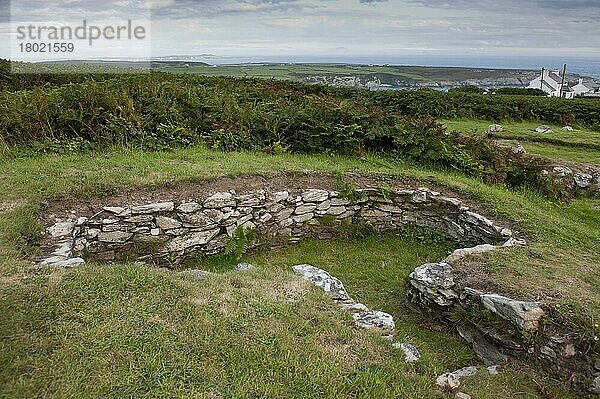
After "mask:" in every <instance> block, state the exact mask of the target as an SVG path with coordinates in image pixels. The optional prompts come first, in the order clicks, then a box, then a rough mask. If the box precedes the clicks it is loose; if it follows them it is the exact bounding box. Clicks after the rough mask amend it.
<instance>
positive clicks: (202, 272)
mask: <svg viewBox="0 0 600 399" xmlns="http://www.w3.org/2000/svg"><path fill="white" fill-rule="evenodd" d="M185 273H187V274H190V275H192V276H193V277H196V278H200V279H201V278H205V277H208V276H209V275H210V272H207V271H205V270H188V271H187V272H185Z"/></svg>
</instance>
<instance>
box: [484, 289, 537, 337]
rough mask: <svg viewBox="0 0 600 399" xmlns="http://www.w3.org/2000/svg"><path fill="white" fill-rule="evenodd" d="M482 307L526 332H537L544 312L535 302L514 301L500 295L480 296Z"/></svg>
mask: <svg viewBox="0 0 600 399" xmlns="http://www.w3.org/2000/svg"><path fill="white" fill-rule="evenodd" d="M481 302H482V303H483V306H485V307H486V308H488V309H489V310H491V311H492V312H493V313H495V314H497V315H498V316H500V317H502V318H503V319H505V320H508V321H510V322H511V323H513V324H514V325H516V326H517V327H520V328H522V329H524V330H526V331H534V330H537V328H538V325H539V321H540V319H541V318H542V317H543V316H544V314H545V313H544V311H543V310H542V308H540V306H539V304H538V303H537V302H524V301H516V300H514V299H510V298H506V297H503V296H500V295H495V294H490V295H482V296H481Z"/></svg>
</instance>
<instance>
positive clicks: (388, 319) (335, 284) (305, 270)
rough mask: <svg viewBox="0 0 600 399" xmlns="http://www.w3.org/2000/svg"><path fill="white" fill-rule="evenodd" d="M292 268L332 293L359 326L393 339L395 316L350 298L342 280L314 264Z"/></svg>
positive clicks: (332, 296)
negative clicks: (370, 308)
mask: <svg viewBox="0 0 600 399" xmlns="http://www.w3.org/2000/svg"><path fill="white" fill-rule="evenodd" d="M292 270H294V272H295V273H296V274H297V275H299V276H300V277H302V278H303V279H305V280H307V281H309V282H311V283H312V284H314V285H316V286H317V287H319V288H321V289H322V290H323V291H325V292H327V293H328V294H329V295H331V298H332V299H333V300H334V301H335V302H337V303H338V304H339V305H340V306H342V307H343V308H344V309H345V310H347V311H348V312H350V313H352V318H353V319H354V321H355V323H356V324H357V325H358V326H359V327H362V328H366V329H372V330H375V331H378V332H379V333H380V334H381V335H382V336H383V337H384V338H386V339H389V340H391V339H393V337H394V334H395V332H396V324H395V323H394V318H393V317H392V316H391V315H389V314H387V313H384V312H380V311H375V310H369V309H368V308H367V307H366V306H365V305H363V304H362V303H358V302H356V301H355V300H353V299H352V298H350V296H349V295H348V293H347V292H346V289H345V288H344V284H342V282H341V281H340V280H338V279H337V278H335V277H333V276H332V275H331V274H329V273H327V272H326V271H325V270H322V269H319V268H317V267H315V266H312V265H306V264H304V265H296V266H294V267H293V268H292Z"/></svg>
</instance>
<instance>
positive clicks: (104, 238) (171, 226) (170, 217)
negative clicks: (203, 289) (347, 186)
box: [72, 189, 512, 266]
mask: <svg viewBox="0 0 600 399" xmlns="http://www.w3.org/2000/svg"><path fill="white" fill-rule="evenodd" d="M353 196H354V197H356V199H355V200H350V199H347V198H341V197H340V194H339V193H337V192H330V191H325V190H318V189H311V190H306V191H304V192H302V193H300V194H299V195H291V194H290V193H289V192H287V191H283V192H277V193H274V194H272V195H267V194H265V192H263V191H258V192H255V193H251V194H244V195H237V194H236V193H234V192H222V193H217V194H214V195H212V196H210V197H208V198H205V199H203V200H196V201H191V202H185V203H178V204H175V203H173V202H163V203H154V204H147V205H139V206H132V207H118V206H114V207H105V208H104V209H102V210H101V211H99V212H98V213H97V214H95V215H93V216H91V217H89V218H85V217H82V218H80V219H79V220H77V221H76V223H75V226H74V230H73V231H74V235H73V236H74V242H73V248H72V253H73V255H75V256H79V257H82V258H85V259H99V260H104V261H112V260H123V259H128V260H137V261H144V262H148V263H154V264H157V265H161V266H172V265H176V264H178V263H180V262H181V261H182V260H184V259H186V258H189V257H193V256H198V255H213V254H217V253H219V252H220V251H222V250H223V249H224V247H225V245H226V242H227V240H228V237H229V236H231V235H233V234H234V232H235V230H236V229H237V227H238V226H244V227H245V228H248V229H254V230H256V232H257V233H259V235H260V236H262V237H266V238H267V239H268V238H269V237H273V238H277V239H278V240H283V241H284V242H291V243H294V242H297V241H299V240H300V239H301V238H302V237H304V236H307V235H316V236H319V237H321V238H331V237H332V236H333V234H334V232H335V230H336V228H337V227H338V226H339V225H340V224H342V223H344V222H358V223H365V224H368V225H371V226H373V227H374V228H376V229H378V230H380V231H391V230H396V229H398V228H400V227H402V226H407V225H416V226H422V227H426V228H432V229H440V230H442V231H444V232H445V233H446V235H447V236H448V237H449V238H451V239H453V240H454V241H456V242H458V243H460V244H464V245H469V244H478V243H497V242H500V241H505V240H507V239H509V238H510V237H511V236H512V232H511V231H510V230H509V229H505V228H503V227H500V226H497V225H495V224H494V223H492V222H491V221H490V220H489V219H487V218H485V217H483V216H481V215H479V214H477V213H474V212H471V211H470V210H469V208H468V207H466V206H464V205H463V203H462V202H461V201H460V200H458V199H455V198H448V197H445V196H443V195H441V194H439V193H436V192H434V191H431V190H427V189H419V190H405V191H395V192H394V191H390V192H389V193H385V195H384V193H382V192H381V191H380V190H377V189H365V190H358V191H357V192H356V193H354V194H353Z"/></svg>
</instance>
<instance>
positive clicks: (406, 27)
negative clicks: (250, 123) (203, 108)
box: [0, 0, 600, 55]
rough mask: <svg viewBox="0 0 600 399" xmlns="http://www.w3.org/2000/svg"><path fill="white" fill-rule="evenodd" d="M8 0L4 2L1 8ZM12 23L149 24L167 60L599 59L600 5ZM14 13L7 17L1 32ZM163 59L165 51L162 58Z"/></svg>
mask: <svg viewBox="0 0 600 399" xmlns="http://www.w3.org/2000/svg"><path fill="white" fill-rule="evenodd" d="M8 4H9V2H8V1H7V0H0V11H1V10H2V7H3V6H4V7H6V6H8ZM12 5H13V9H14V10H13V11H15V13H13V18H14V20H18V19H24V18H29V19H33V20H37V21H48V20H51V21H58V22H60V21H63V22H65V23H66V22H81V20H82V19H83V18H92V17H94V18H96V19H100V20H101V19H102V18H111V17H114V16H117V17H120V18H122V19H127V18H131V19H133V20H137V19H140V18H141V19H145V18H150V16H151V17H152V33H153V34H152V41H153V43H155V44H156V47H157V48H160V49H161V51H162V52H164V53H171V54H175V53H182V52H185V51H187V52H198V53H215V54H218V55H222V53H227V54H225V55H231V54H238V55H239V54H241V53H243V52H245V51H248V52H249V51H252V52H253V53H258V52H262V53H263V54H276V53H283V52H285V53H290V54H293V53H295V54H328V52H338V53H346V54H353V55H360V54H399V53H402V52H406V51H425V52H430V51H438V52H439V53H440V54H467V53H472V54H480V53H482V52H486V53H490V54H508V55H511V54H515V53H523V54H527V53H545V54H548V55H561V54H567V55H568V54H573V53H575V52H580V53H581V54H592V55H595V54H599V53H600V43H599V42H598V40H597V38H598V37H600V3H599V1H598V0H569V1H563V0H529V1H528V0H503V1H502V2H499V1H497V0H393V1H390V0H151V1H150V0H102V1H98V0H62V1H56V2H48V1H47V0H14V1H13V4H12ZM7 15H8V14H7V13H0V35H1V32H5V31H6V29H2V28H3V26H2V25H6V24H7V22H8V18H7ZM165 55H166V54H165Z"/></svg>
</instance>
